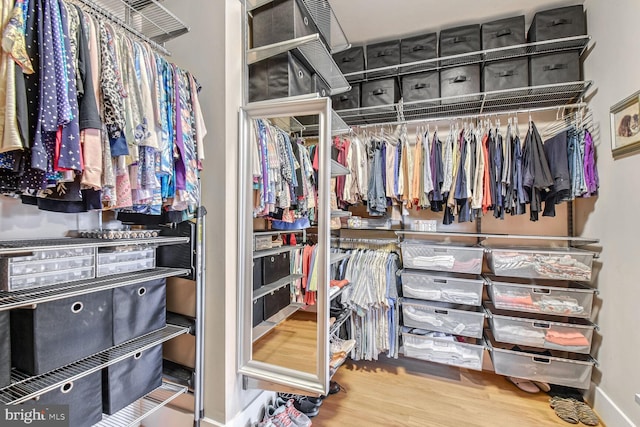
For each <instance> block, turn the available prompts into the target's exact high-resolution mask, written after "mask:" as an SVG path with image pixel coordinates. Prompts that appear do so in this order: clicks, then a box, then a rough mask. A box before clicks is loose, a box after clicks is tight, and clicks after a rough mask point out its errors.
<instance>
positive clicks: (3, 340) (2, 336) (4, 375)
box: [0, 311, 11, 388]
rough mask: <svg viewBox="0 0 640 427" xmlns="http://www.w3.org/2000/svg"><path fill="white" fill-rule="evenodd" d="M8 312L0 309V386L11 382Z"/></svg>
mask: <svg viewBox="0 0 640 427" xmlns="http://www.w3.org/2000/svg"><path fill="white" fill-rule="evenodd" d="M9 319H10V316H9V312H8V311H0V388H2V387H6V386H8V385H9V383H10V382H11V329H10V326H9Z"/></svg>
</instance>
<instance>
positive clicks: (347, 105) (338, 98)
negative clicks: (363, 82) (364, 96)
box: [331, 83, 360, 111]
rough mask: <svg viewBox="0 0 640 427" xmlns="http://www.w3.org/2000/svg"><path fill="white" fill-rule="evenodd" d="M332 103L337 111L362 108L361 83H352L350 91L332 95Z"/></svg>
mask: <svg viewBox="0 0 640 427" xmlns="http://www.w3.org/2000/svg"><path fill="white" fill-rule="evenodd" d="M331 105H332V108H333V109H334V110H336V111H338V110H351V109H353V108H360V83H352V84H351V90H350V91H349V92H345V93H341V94H340V95H334V96H332V97H331Z"/></svg>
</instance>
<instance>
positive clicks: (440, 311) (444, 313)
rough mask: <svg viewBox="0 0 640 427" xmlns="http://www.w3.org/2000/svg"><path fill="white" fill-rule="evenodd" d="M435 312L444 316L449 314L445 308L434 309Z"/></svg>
mask: <svg viewBox="0 0 640 427" xmlns="http://www.w3.org/2000/svg"><path fill="white" fill-rule="evenodd" d="M435 313H436V314H443V315H445V316H446V315H448V314H449V311H447V310H435Z"/></svg>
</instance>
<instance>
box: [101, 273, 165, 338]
mask: <svg viewBox="0 0 640 427" xmlns="http://www.w3.org/2000/svg"><path fill="white" fill-rule="evenodd" d="M166 295H167V280H166V279H155V280H149V281H146V282H142V283H136V284H134V285H129V286H123V287H120V288H115V289H114V290H113V344H114V345H119V344H122V343H123V342H125V341H129V340H131V339H134V338H137V337H140V336H142V335H145V334H148V333H149V332H153V331H155V330H158V329H160V328H164V327H165V326H166V325H167V311H166V306H167V305H166Z"/></svg>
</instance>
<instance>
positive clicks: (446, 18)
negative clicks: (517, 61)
mask: <svg viewBox="0 0 640 427" xmlns="http://www.w3.org/2000/svg"><path fill="white" fill-rule="evenodd" d="M329 3H331V7H332V8H333V9H334V11H335V14H336V17H337V18H338V21H339V22H340V24H341V25H342V28H343V29H344V32H345V34H346V36H347V39H348V40H349V42H350V43H351V44H354V45H355V44H363V43H367V42H372V41H377V40H389V39H394V38H396V39H397V38H399V37H400V36H405V35H415V34H420V33H425V32H429V31H439V30H440V29H442V28H447V27H455V26H458V25H465V24H476V23H477V24H481V23H483V22H488V21H491V20H494V19H500V18H507V17H509V16H516V15H525V16H526V17H527V25H528V24H529V21H530V20H531V18H532V17H533V14H534V13H535V12H537V11H539V10H544V9H551V8H554V7H561V6H570V5H574V4H582V3H583V1H577V0H536V1H531V0H329Z"/></svg>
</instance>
